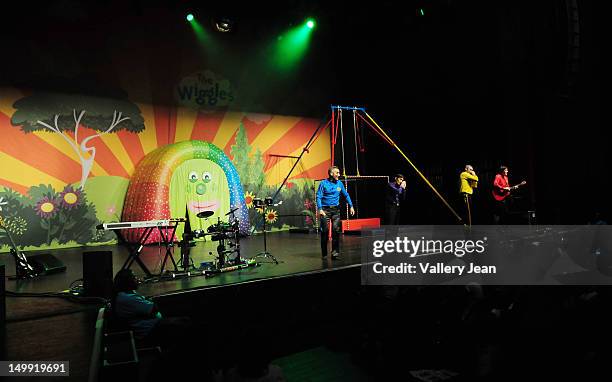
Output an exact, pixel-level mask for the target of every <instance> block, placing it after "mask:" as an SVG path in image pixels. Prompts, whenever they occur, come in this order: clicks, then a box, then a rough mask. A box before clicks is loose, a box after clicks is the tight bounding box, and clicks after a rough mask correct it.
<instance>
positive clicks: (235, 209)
mask: <svg viewBox="0 0 612 382" xmlns="http://www.w3.org/2000/svg"><path fill="white" fill-rule="evenodd" d="M236 211H238V207H236V208H232V209H231V210H230V212H228V213H226V214H225V216H227V215H230V214H233V213H234V212H236Z"/></svg>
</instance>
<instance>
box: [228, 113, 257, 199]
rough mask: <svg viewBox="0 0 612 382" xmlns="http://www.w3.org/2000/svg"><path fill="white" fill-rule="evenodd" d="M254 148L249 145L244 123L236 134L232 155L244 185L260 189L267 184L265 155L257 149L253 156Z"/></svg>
mask: <svg viewBox="0 0 612 382" xmlns="http://www.w3.org/2000/svg"><path fill="white" fill-rule="evenodd" d="M251 151H252V147H251V145H249V139H248V137H247V133H246V129H245V128H244V125H243V124H242V122H241V123H240V127H239V128H238V132H237V133H236V142H235V144H233V145H232V147H231V150H230V154H231V155H232V162H233V163H234V166H235V167H236V170H237V171H238V175H239V176H240V181H241V182H242V184H248V185H250V186H252V187H254V188H255V189H259V188H261V187H262V186H263V184H264V182H265V174H264V161H263V154H262V153H261V150H260V149H257V150H256V151H255V153H254V154H253V155H251Z"/></svg>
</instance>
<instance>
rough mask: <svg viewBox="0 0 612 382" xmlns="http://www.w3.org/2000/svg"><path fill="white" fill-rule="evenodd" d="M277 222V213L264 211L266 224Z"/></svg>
mask: <svg viewBox="0 0 612 382" xmlns="http://www.w3.org/2000/svg"><path fill="white" fill-rule="evenodd" d="M277 220H278V213H277V212H276V211H274V210H266V223H268V224H272V223H274V222H276V221H277Z"/></svg>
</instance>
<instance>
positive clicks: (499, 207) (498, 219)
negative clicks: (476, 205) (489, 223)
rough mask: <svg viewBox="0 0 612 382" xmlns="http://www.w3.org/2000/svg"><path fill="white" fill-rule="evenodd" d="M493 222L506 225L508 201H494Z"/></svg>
mask: <svg viewBox="0 0 612 382" xmlns="http://www.w3.org/2000/svg"><path fill="white" fill-rule="evenodd" d="M493 222H494V223H495V224H508V199H504V200H502V201H497V200H496V201H495V208H494V212H493Z"/></svg>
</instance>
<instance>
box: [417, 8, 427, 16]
mask: <svg viewBox="0 0 612 382" xmlns="http://www.w3.org/2000/svg"><path fill="white" fill-rule="evenodd" d="M417 16H425V9H423V8H419V9H417Z"/></svg>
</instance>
